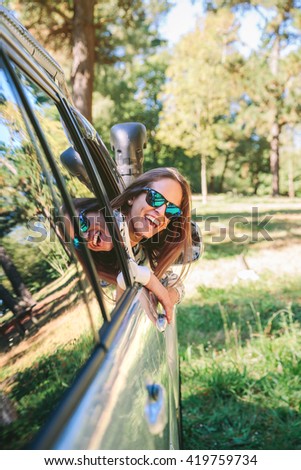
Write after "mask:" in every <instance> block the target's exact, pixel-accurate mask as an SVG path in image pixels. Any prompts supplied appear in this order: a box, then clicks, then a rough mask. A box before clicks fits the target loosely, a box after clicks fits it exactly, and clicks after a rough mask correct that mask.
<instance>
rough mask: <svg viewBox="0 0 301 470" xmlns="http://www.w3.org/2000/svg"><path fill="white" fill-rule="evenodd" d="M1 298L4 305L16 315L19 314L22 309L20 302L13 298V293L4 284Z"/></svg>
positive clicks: (0, 286)
mask: <svg viewBox="0 0 301 470" xmlns="http://www.w3.org/2000/svg"><path fill="white" fill-rule="evenodd" d="M0 299H1V300H2V301H3V304H4V306H5V307H7V308H8V309H9V310H10V311H11V312H13V313H14V314H15V315H17V314H18V313H19V312H20V311H21V309H20V306H19V305H18V302H17V301H16V300H15V299H14V298H13V296H12V295H11V293H10V292H9V291H8V290H7V289H6V288H5V287H4V286H3V285H2V284H0Z"/></svg>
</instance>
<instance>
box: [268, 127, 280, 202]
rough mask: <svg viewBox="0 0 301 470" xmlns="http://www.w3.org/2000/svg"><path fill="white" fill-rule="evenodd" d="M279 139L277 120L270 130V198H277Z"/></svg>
mask: <svg viewBox="0 0 301 470" xmlns="http://www.w3.org/2000/svg"><path fill="white" fill-rule="evenodd" d="M279 137H280V126H279V124H278V122H277V118H276V120H275V121H274V123H273V124H272V129H271V148H270V169H271V174H272V196H273V197H275V196H279Z"/></svg>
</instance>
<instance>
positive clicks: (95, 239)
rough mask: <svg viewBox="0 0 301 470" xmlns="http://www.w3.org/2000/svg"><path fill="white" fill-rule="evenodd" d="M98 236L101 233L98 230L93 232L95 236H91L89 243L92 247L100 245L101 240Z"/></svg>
mask: <svg viewBox="0 0 301 470" xmlns="http://www.w3.org/2000/svg"><path fill="white" fill-rule="evenodd" d="M100 234H101V232H100V231H99V230H98V231H97V232H95V234H94V235H93V238H92V240H91V243H92V245H93V246H99V245H100V243H101V238H100Z"/></svg>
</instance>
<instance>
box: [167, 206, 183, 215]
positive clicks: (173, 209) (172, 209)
mask: <svg viewBox="0 0 301 470" xmlns="http://www.w3.org/2000/svg"><path fill="white" fill-rule="evenodd" d="M165 214H166V217H168V218H169V219H171V218H172V217H180V215H181V214H182V211H181V209H180V208H179V207H178V206H175V205H174V204H169V205H168V206H167V207H166V211H165Z"/></svg>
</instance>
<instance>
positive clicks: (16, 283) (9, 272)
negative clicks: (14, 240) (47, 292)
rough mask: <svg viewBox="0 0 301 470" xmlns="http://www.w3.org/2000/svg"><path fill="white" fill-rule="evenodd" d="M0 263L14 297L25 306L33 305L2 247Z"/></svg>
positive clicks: (29, 294)
mask: <svg viewBox="0 0 301 470" xmlns="http://www.w3.org/2000/svg"><path fill="white" fill-rule="evenodd" d="M0 263H1V265H2V267H3V271H4V272H5V274H6V276H7V277H8V279H9V281H10V283H11V285H12V287H13V290H14V293H15V294H16V296H17V297H18V298H20V299H21V300H22V301H23V302H24V303H25V304H26V305H28V306H31V305H33V304H34V303H35V301H34V299H33V298H32V296H31V293H30V292H29V290H28V289H27V287H26V285H25V284H24V282H23V279H22V277H21V275H20V273H19V271H18V270H17V268H16V266H15V265H14V263H13V261H12V259H11V257H10V256H9V255H8V253H7V252H6V250H5V249H4V248H3V246H1V247H0Z"/></svg>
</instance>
